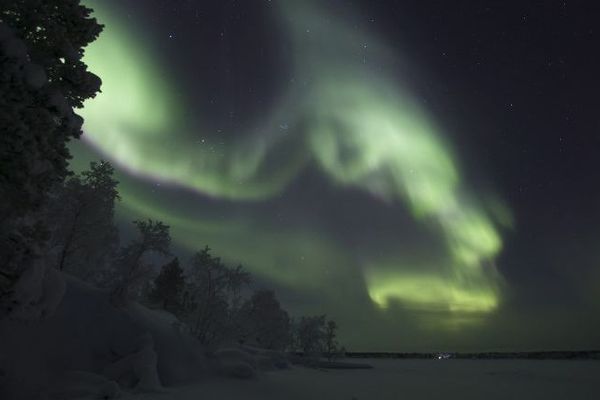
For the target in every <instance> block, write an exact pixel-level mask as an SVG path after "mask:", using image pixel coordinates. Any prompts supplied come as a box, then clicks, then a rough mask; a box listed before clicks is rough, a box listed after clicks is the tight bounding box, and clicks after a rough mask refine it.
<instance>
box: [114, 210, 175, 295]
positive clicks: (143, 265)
mask: <svg viewBox="0 0 600 400" xmlns="http://www.w3.org/2000/svg"><path fill="white" fill-rule="evenodd" d="M133 223H134V224H135V225H136V227H137V228H138V231H139V234H140V238H139V239H136V240H133V241H132V242H131V243H129V244H128V245H127V246H125V247H123V248H121V249H120V250H119V252H118V254H117V258H116V260H115V262H114V265H115V267H116V276H115V278H114V279H115V280H116V282H114V284H115V288H114V289H113V293H112V300H113V303H115V304H117V305H122V304H125V303H126V302H127V301H128V300H129V299H130V298H131V297H134V296H135V295H136V291H139V290H140V289H141V286H142V285H143V283H144V282H145V281H147V280H148V278H149V277H150V272H151V267H152V265H151V264H150V263H148V262H147V260H146V259H145V256H147V255H149V254H151V253H154V254H157V255H161V256H166V255H169V254H170V251H169V246H170V244H171V236H170V235H169V226H168V225H165V224H163V223H162V222H160V221H153V220H151V219H149V220H146V221H133Z"/></svg>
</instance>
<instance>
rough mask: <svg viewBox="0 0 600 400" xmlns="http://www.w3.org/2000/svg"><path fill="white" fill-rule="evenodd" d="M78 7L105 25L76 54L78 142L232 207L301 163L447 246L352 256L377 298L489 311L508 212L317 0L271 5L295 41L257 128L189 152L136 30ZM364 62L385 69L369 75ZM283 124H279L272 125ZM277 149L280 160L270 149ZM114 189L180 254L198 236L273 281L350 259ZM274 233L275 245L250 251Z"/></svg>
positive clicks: (288, 233)
mask: <svg viewBox="0 0 600 400" xmlns="http://www.w3.org/2000/svg"><path fill="white" fill-rule="evenodd" d="M88 3H89V4H90V5H91V6H92V7H93V8H94V9H95V10H96V16H97V17H98V19H99V20H100V21H101V22H102V23H104V24H105V25H106V28H105V31H104V33H103V34H102V35H101V37H100V39H99V40H98V41H97V42H95V43H94V44H92V45H91V46H90V48H89V49H88V50H87V52H86V57H85V61H86V63H87V64H88V65H89V66H90V69H91V70H92V71H94V72H95V73H96V74H98V75H99V76H100V77H101V78H102V80H103V86H102V93H101V94H100V95H99V96H98V97H97V98H96V99H94V100H92V101H90V102H88V103H87V104H86V106H85V109H84V110H82V115H83V117H84V118H85V130H86V138H87V140H88V141H89V142H91V143H92V144H93V146H94V147H95V148H97V149H98V150H99V151H100V152H101V153H102V154H103V155H105V156H106V157H108V158H109V159H110V160H112V161H113V162H115V163H116V164H118V165H120V166H122V167H124V168H126V169H127V170H128V171H131V172H133V173H135V174H137V175H142V176H145V177H149V178H152V179H155V180H159V181H165V182H170V183H173V184H177V185H179V186H183V187H186V188H190V189H193V190H195V191H197V192H199V193H202V194H205V195H209V196H211V197H214V198H217V199H223V200H226V201H229V202H239V203H240V204H246V203H248V202H260V201H262V200H267V199H270V198H272V197H273V196H276V195H278V194H280V193H282V192H283V191H285V189H286V187H287V185H288V184H289V183H290V182H291V181H292V180H293V179H294V178H295V177H297V176H298V175H299V173H300V172H301V171H302V170H303V169H304V168H306V167H308V166H315V167H317V168H318V169H320V171H322V173H323V174H324V175H325V176H327V177H328V178H329V179H330V181H331V183H332V184H334V185H338V186H340V187H348V188H355V189H359V190H363V191H366V192H369V193H371V194H373V195H375V196H376V197H378V198H380V199H381V200H382V201H385V202H387V203H391V204H396V203H402V204H404V205H405V207H407V208H408V209H409V210H410V211H411V214H412V215H413V217H414V219H415V220H416V221H420V222H421V223H424V224H427V226H428V227H430V229H431V230H432V231H433V232H437V233H438V234H439V236H440V237H441V239H442V241H443V242H444V243H445V244H446V247H447V253H448V255H449V257H447V259H445V260H439V261H436V262H437V263H438V265H436V266H435V268H419V267H418V266H416V265H409V263H407V261H406V259H405V258H403V257H402V256H401V255H397V254H386V255H383V256H381V257H374V258H373V259H369V260H361V262H360V263H361V265H360V267H361V268H360V271H361V273H362V275H363V276H362V278H361V279H363V280H364V283H365V285H366V288H367V291H368V294H369V296H370V298H371V300H372V301H373V302H374V303H375V304H376V305H377V306H379V307H380V308H382V309H385V308H387V307H389V306H390V305H391V304H393V303H398V304H399V305H400V306H402V307H404V308H409V309H415V310H424V311H427V310H432V311H435V312H440V311H444V312H447V314H448V316H449V318H452V317H453V316H455V317H456V318H457V319H459V318H460V319H461V320H462V319H464V316H465V315H476V316H481V315H485V314H487V313H489V312H491V311H493V310H495V309H496V308H497V307H498V306H499V302H500V298H501V288H502V286H503V281H502V278H501V276H500V275H499V273H498V272H497V271H496V269H495V266H494V262H493V260H494V259H495V258H496V257H497V256H498V254H499V252H500V251H501V248H502V239H501V237H500V234H499V232H498V227H497V226H498V225H500V224H502V223H503V219H508V218H501V217H498V218H496V214H498V215H500V214H501V213H500V212H498V213H495V212H494V207H490V206H488V205H487V204H483V203H481V202H480V201H478V200H477V198H476V196H475V195H474V194H473V193H472V192H470V191H469V190H468V189H467V187H466V186H465V184H464V183H463V182H462V179H461V173H460V170H459V167H458V165H457V162H456V161H455V157H454V155H453V153H452V151H451V150H450V147H449V146H448V145H447V144H446V143H445V142H444V140H443V136H442V134H441V131H440V129H439V128H438V127H437V126H436V125H435V123H434V122H433V119H432V118H431V117H430V116H428V115H427V113H426V112H425V110H423V109H422V108H421V107H420V106H419V105H418V104H416V102H415V101H414V100H413V98H412V96H411V95H410V91H409V90H407V89H406V88H405V85H403V84H402V82H398V81H397V79H394V78H392V76H394V74H392V73H391V72H388V71H387V70H386V69H385V65H389V64H394V65H396V64H395V63H396V61H395V60H394V58H395V57H394V55H393V52H391V51H390V50H389V49H387V48H386V47H385V46H384V45H383V44H382V43H380V42H378V41H377V39H376V38H375V37H374V36H369V35H368V34H367V33H365V32H362V33H361V34H360V36H359V35H358V34H357V32H356V30H355V29H353V28H352V24H350V23H347V22H348V21H345V20H341V19H339V18H337V19H336V18H335V17H334V16H331V15H327V13H326V11H324V10H321V9H320V8H319V5H318V2H312V1H298V2H291V1H289V2H281V3H282V4H281V5H280V6H279V8H278V10H277V11H278V13H279V18H280V19H281V20H282V21H283V22H282V26H284V29H285V30H287V32H284V33H285V34H287V35H288V36H289V39H290V41H291V43H293V45H294V50H293V52H292V53H293V54H294V60H293V68H294V76H295V83H290V84H289V87H287V88H285V91H284V94H283V96H282V98H281V99H280V101H279V102H278V106H277V108H276V109H275V110H270V113H269V114H268V117H267V118H265V121H263V123H262V124H260V126H257V127H255V128H254V129H250V130H249V132H248V134H247V135H245V136H244V138H243V139H236V140H237V141H236V142H234V143H229V144H227V145H225V146H221V147H219V151H218V152H215V151H213V150H211V149H214V146H212V145H211V143H210V142H209V143H206V144H205V145H204V146H198V145H196V144H195V143H194V142H193V139H192V137H191V135H189V136H186V135H183V134H182V133H184V132H183V131H184V130H187V131H188V133H189V129H190V128H189V127H187V128H184V127H183V126H182V124H181V122H180V121H181V118H180V113H179V111H178V110H181V109H183V108H184V105H182V104H179V102H178V100H177V99H178V96H177V95H176V93H175V89H174V88H175V87H176V86H175V85H172V84H170V83H168V82H166V81H165V79H164V77H165V76H168V74H167V73H165V72H164V70H163V69H162V68H161V67H160V65H159V64H157V62H156V61H155V60H154V57H152V56H151V53H152V52H151V49H148V48H145V46H144V42H143V40H141V39H140V36H138V35H136V32H135V30H131V29H126V28H125V24H123V23H121V22H120V21H119V19H118V18H116V17H115V15H113V13H111V12H110V11H111V10H107V9H103V8H102V5H101V4H100V3H99V2H88ZM114 14H116V13H114ZM365 37H367V38H368V39H366V40H365ZM359 39H360V40H359ZM365 42H368V43H369V47H368V57H369V65H367V64H366V63H365V62H364V57H365V51H364V50H365V49H364V46H363V44H362V43H365ZM115 60H118V61H115ZM374 62H379V63H380V64H381V65H383V66H384V67H383V68H380V69H378V70H377V73H374V72H373V66H372V65H373V63H374ZM283 122H285V123H286V124H287V125H289V127H290V128H289V129H286V130H285V131H284V130H282V129H280V125H281V124H282V123H283ZM197 129H198V130H197V132H202V127H198V128H197ZM174 135H176V136H177V140H173V139H172V137H174ZM170 137H171V138H170ZM208 140H209V141H210V139H208ZM282 151H284V152H285V154H286V155H287V156H288V157H287V158H285V159H281V158H280V157H277V154H278V153H281V152H282ZM120 190H121V194H122V197H123V202H122V203H123V208H124V209H125V213H126V214H128V215H147V216H152V217H153V218H159V219H163V220H164V221H166V222H167V223H169V224H170V225H171V227H172V233H173V237H174V240H175V241H176V242H177V243H179V244H180V245H182V246H184V247H186V248H188V249H190V250H193V249H195V248H197V247H198V246H197V242H196V239H195V238H197V237H202V238H204V240H207V241H209V243H217V244H218V245H219V246H220V247H221V248H223V249H227V252H229V253H232V254H235V255H236V257H239V259H242V260H244V261H245V262H246V263H247V265H248V267H249V268H250V269H251V270H252V271H253V272H255V273H258V274H263V275H265V276H268V277H269V278H270V279H274V280H276V281H278V282H282V283H285V284H290V285H296V286H305V287H310V286H314V285H317V284H316V283H315V282H317V281H319V280H320V279H322V280H323V281H326V280H327V277H326V276H325V275H324V268H323V266H325V265H330V266H331V265H340V266H341V265H346V264H348V263H351V262H352V261H351V260H348V256H347V255H344V251H343V248H342V246H341V245H340V244H338V243H337V242H336V239H335V238H332V237H327V235H325V234H322V233H315V232H314V230H311V229H307V228H303V227H289V228H287V229H286V230H281V229H280V228H278V227H275V226H269V224H265V223H261V221H259V220H257V219H252V218H247V219H246V220H243V219H240V218H239V217H236V216H230V217H224V218H221V219H218V220H211V219H210V218H208V217H205V216H196V217H191V216H189V215H183V214H180V213H178V212H177V211H176V210H173V209H165V207H160V206H157V205H156V204H153V202H152V200H151V199H149V198H148V196H147V195H144V194H141V193H140V192H139V191H136V190H133V189H131V188H130V187H129V185H121V188H120ZM495 201H496V202H497V203H498V204H500V201H499V200H495ZM505 214H506V213H505ZM275 241H277V243H280V244H281V245H280V246H277V247H276V248H273V249H271V248H268V249H267V250H264V251H263V252H257V251H255V250H254V249H256V248H257V247H262V248H265V246H268V244H269V243H274V242H275ZM219 246H217V247H219ZM299 247H300V248H301V251H302V252H305V253H306V254H313V255H317V256H316V257H318V259H319V262H316V263H305V264H311V265H302V266H301V267H300V266H299V265H298V263H297V262H296V263H289V262H286V261H285V260H286V257H289V254H292V253H298V248H299ZM282 265H288V266H289V267H287V268H283V267H282Z"/></svg>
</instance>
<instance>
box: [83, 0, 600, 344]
mask: <svg viewBox="0 0 600 400" xmlns="http://www.w3.org/2000/svg"><path fill="white" fill-rule="evenodd" d="M85 3H86V4H88V5H89V6H91V7H93V8H95V9H96V11H97V12H96V16H97V17H98V19H99V20H100V22H101V23H103V24H105V31H104V33H103V35H102V36H101V38H100V39H99V40H98V41H97V42H95V43H94V44H92V45H91V46H90V47H89V48H88V50H87V53H86V59H85V61H86V62H87V64H88V65H89V67H90V69H91V70H92V71H93V72H94V73H96V74H98V75H99V76H100V77H101V78H102V80H103V87H102V93H101V94H100V95H99V96H98V97H97V98H96V99H94V100H91V101H88V103H87V104H86V107H85V109H84V110H83V112H82V114H83V116H84V117H85V119H86V123H85V125H84V130H85V137H84V139H83V141H82V142H79V143H74V144H73V145H72V149H73V154H74V160H73V162H72V164H73V166H74V168H76V169H80V168H83V167H85V165H86V164H87V163H88V162H89V160H92V159H98V158H105V159H108V160H110V161H111V162H113V163H114V164H115V165H116V166H117V168H118V171H119V177H118V178H119V180H120V182H121V184H120V187H119V188H120V189H119V190H120V193H121V197H122V201H121V203H120V205H119V210H118V218H119V224H120V226H121V227H122V230H123V232H124V233H123V235H122V236H123V238H127V237H128V234H129V233H128V232H130V226H129V225H131V224H130V221H131V220H133V219H136V218H148V217H151V218H154V219H160V220H163V221H164V222H165V223H167V224H169V225H170V226H171V233H172V236H173V241H174V247H175V248H174V252H176V253H178V254H179V255H181V256H182V258H183V259H184V260H185V259H186V258H187V257H189V255H191V253H192V252H193V251H196V250H199V249H201V248H203V247H204V245H209V246H210V247H211V248H212V249H213V251H214V253H215V254H216V255H219V256H221V257H222V258H223V259H225V260H226V261H227V262H229V263H232V264H234V263H242V264H243V265H244V266H245V267H246V268H247V269H248V270H249V271H251V272H252V274H253V275H254V277H255V284H256V285H257V286H264V287H269V288H273V289H275V290H276V292H277V293H278V296H279V298H280V299H281V301H282V303H283V305H284V307H285V308H287V309H288V310H289V311H290V312H291V314H293V315H302V314H322V313H326V314H327V315H329V316H331V317H333V318H334V319H336V320H337V321H338V322H339V324H340V325H341V332H340V338H341V340H342V341H343V342H344V343H345V344H346V345H347V347H348V348H349V349H351V350H355V351H360V350H363V351H420V350H426V351H429V350H488V349H495V350H538V349H591V348H598V347H600V246H598V245H597V244H598V243H600V208H599V207H598V205H599V204H600V188H599V186H598V183H599V182H600V157H599V156H598V153H599V150H600V134H599V129H600V119H599V118H598V115H599V114H598V110H597V108H598V105H599V102H598V98H597V96H598V93H599V92H600V79H599V78H598V76H597V71H600V57H599V56H598V49H599V48H600V36H599V35H600V32H599V28H598V24H597V19H598V16H599V15H600V10H599V9H598V6H595V5H594V2H593V1H589V2H575V1H554V0H549V1H512V2H509V1H452V2H450V1H433V0H431V1H421V0H419V1H417V0H410V1H391V0H390V1H366V0H365V1H345V0H320V1H317V0H297V1H294V0H285V1H284V0H280V1H276V0H273V1H267V0H248V1H241V0H239V1H234V0H143V1H142V0H119V1H117V0H110V1H108V0H102V1H92V0H88V1H85Z"/></svg>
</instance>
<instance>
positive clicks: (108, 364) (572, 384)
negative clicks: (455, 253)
mask: <svg viewBox="0 0 600 400" xmlns="http://www.w3.org/2000/svg"><path fill="white" fill-rule="evenodd" d="M34 272H36V271H34V270H32V271H31V275H29V276H28V279H25V280H24V281H23V293H22V294H23V296H24V297H30V296H29V290H25V289H27V288H30V287H31V285H32V284H33V283H35V285H33V286H36V285H40V284H42V285H43V282H44V279H42V276H41V275H40V274H37V273H34ZM46 279H48V280H50V281H51V280H53V279H59V280H62V274H58V273H57V276H47V277H46ZM32 282H33V283H32ZM65 282H66V286H65V288H66V291H65V295H64V297H63V301H62V302H61V303H60V305H59V306H58V308H56V311H55V313H54V314H53V315H51V316H49V317H48V318H46V319H43V320H41V321H39V322H35V323H20V322H18V321H12V320H3V321H0V399H11V400H19V399H49V400H54V399H56V400H69V399H84V398H85V399H92V398H106V399H110V398H115V397H117V396H119V393H120V397H118V398H122V399H129V400H133V399H144V400H154V399H156V400H159V399H166V398H169V399H177V400H188V399H189V400H192V399H194V400H196V399H200V398H202V399H221V400H228V399H244V400H252V399H257V400H258V399H260V400H269V399H290V400H294V399H298V400H300V399H302V400H304V399H327V400H330V399H334V400H335V399H340V400H352V399H356V400H362V399H377V400H387V399H394V400H396V399H417V400H418V399H461V400H468V399H482V398H485V399H492V400H493V399H503V400H504V399H517V398H519V399H520V398H527V399H544V400H552V399H595V398H598V397H599V396H598V395H597V393H598V392H600V380H599V379H598V376H600V361H598V360H594V361H581V360H578V361H575V360H569V361H552V360H545V361H539V360H536V361H533V360H452V359H451V360H393V359H371V360H369V359H348V360H347V361H349V362H352V363H359V364H370V365H372V366H373V368H372V369H328V370H324V369H316V368H306V367H300V366H290V365H289V363H288V361H287V359H286V358H285V357H283V356H282V354H281V353H278V352H274V351H268V350H264V349H259V348H256V347H249V346H243V347H232V348H225V349H220V350H218V351H215V352H214V353H211V354H209V355H207V354H206V352H205V350H204V349H203V348H202V347H201V346H200V345H199V344H198V341H197V340H195V339H194V338H192V337H190V336H189V335H187V334H186V333H185V330H184V329H182V327H181V325H180V324H178V323H177V320H176V319H175V317H173V315H171V314H169V313H167V312H163V311H156V310H150V309H148V308H146V307H143V306H141V305H139V304H137V303H133V304H130V305H128V306H127V307H125V308H115V307H113V306H112V305H111V303H110V298H109V297H110V296H109V293H108V292H106V291H102V290H99V289H95V288H93V287H91V286H89V285H86V284H85V283H83V282H81V281H79V280H77V279H74V278H72V277H69V276H66V279H65ZM25 283H27V284H25ZM48 284H49V285H50V286H52V287H56V286H57V284H55V283H52V282H49V283H48ZM49 292H50V293H54V291H49ZM32 298H33V299H34V300H35V303H36V304H39V303H42V304H47V305H48V307H47V308H46V307H44V308H45V309H53V308H54V306H55V305H56V301H57V300H56V299H57V298H58V297H57V296H48V297H47V298H45V299H44V301H40V302H38V301H37V297H35V296H33V297H32ZM48 315H49V314H48ZM240 378H244V379H240ZM40 393H43V394H45V395H46V397H39V396H38V394H40Z"/></svg>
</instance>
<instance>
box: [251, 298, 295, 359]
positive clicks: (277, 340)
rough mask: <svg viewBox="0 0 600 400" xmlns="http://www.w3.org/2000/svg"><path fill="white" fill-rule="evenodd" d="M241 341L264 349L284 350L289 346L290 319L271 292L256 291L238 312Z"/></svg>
mask: <svg viewBox="0 0 600 400" xmlns="http://www.w3.org/2000/svg"><path fill="white" fill-rule="evenodd" d="M240 324H241V339H242V340H243V342H244V343H248V344H252V345H256V346H258V347H262V348H265V349H272V350H284V349H285V348H286V347H287V346H288V345H289V344H290V335H291V332H290V317H289V315H288V313H287V312H286V311H285V310H283V309H282V308H281V304H279V301H278V300H277V298H276V297H275V292H273V291H272V290H265V289H262V290H257V291H255V292H254V294H253V295H252V297H250V298H249V299H248V300H247V301H246V302H245V303H244V304H243V305H242V307H241V310H240Z"/></svg>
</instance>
